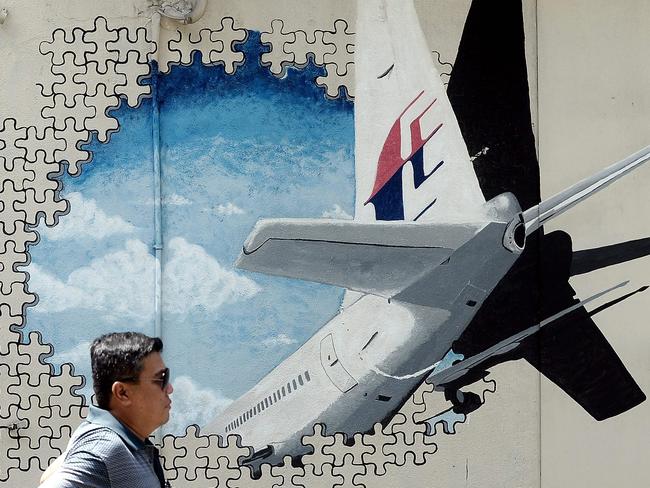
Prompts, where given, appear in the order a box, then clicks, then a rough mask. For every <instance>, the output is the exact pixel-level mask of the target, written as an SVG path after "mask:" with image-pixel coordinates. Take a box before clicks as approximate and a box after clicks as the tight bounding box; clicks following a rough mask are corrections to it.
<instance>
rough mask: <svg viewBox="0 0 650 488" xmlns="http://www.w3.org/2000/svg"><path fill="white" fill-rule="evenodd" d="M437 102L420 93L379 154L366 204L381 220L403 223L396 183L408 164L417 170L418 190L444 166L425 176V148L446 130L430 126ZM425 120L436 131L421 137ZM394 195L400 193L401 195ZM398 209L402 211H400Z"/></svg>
mask: <svg viewBox="0 0 650 488" xmlns="http://www.w3.org/2000/svg"><path fill="white" fill-rule="evenodd" d="M436 101H437V98H434V97H432V96H427V95H426V94H425V92H424V91H421V92H420V93H419V94H418V95H417V96H416V97H415V98H414V99H413V101H411V102H410V103H409V104H408V105H407V106H406V108H405V109H404V110H403V111H402V113H401V114H400V115H399V116H398V117H397V120H395V122H394V123H393V125H392V127H391V128H390V131H389V132H388V136H387V137H386V140H385V141H384V145H383V147H382V150H381V153H380V154H379V160H378V162H377V174H376V176H375V183H374V187H373V189H372V193H371V195H370V197H369V198H368V200H366V202H365V205H367V204H368V203H370V202H372V203H373V204H374V206H375V212H376V218H377V219H378V220H401V219H404V209H403V202H402V185H401V178H400V182H395V181H394V180H396V179H397V178H396V175H397V176H401V169H402V168H403V166H404V165H405V164H406V163H407V162H408V161H411V163H412V164H413V167H414V179H415V181H414V187H415V188H417V187H418V186H420V185H421V184H422V183H423V182H424V180H426V178H428V177H429V176H431V175H432V174H433V173H434V172H435V171H436V170H437V169H438V168H439V167H440V166H441V165H442V161H441V162H440V164H438V165H437V166H436V168H434V170H433V171H431V173H429V174H427V175H424V169H423V158H422V151H423V148H424V145H425V144H426V143H427V142H428V141H429V139H431V138H432V137H433V136H434V135H435V134H436V133H437V132H438V131H439V130H440V129H441V128H442V126H443V123H442V122H440V123H437V124H436V123H434V124H430V123H429V121H430V120H431V119H432V118H433V114H432V112H433V110H432V107H433V106H434V104H435V103H436ZM423 118H425V119H427V124H426V126H428V127H433V128H432V129H431V130H430V131H428V133H426V134H423V133H422V130H423V124H422V119H423ZM393 183H399V184H393ZM395 192H399V195H396V194H395ZM399 206H402V208H401V209H399V208H397V207H399Z"/></svg>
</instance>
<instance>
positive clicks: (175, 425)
mask: <svg viewBox="0 0 650 488" xmlns="http://www.w3.org/2000/svg"><path fill="white" fill-rule="evenodd" d="M172 386H173V387H174V392H173V393H172V394H171V399H172V410H171V415H170V417H169V422H167V424H165V425H164V426H163V431H164V432H165V433H174V434H183V433H184V432H185V428H186V427H187V426H188V425H191V424H197V425H199V426H201V425H205V424H207V423H209V422H210V421H211V420H212V419H214V417H215V416H216V415H217V414H218V413H219V412H221V411H222V410H223V409H224V408H226V407H227V406H228V405H229V404H230V403H231V402H232V400H231V399H230V398H226V397H225V396H223V395H222V394H221V393H220V392H217V391H214V390H210V389H204V388H201V387H200V386H199V385H197V384H196V383H195V382H194V381H192V379H191V378H190V377H189V376H179V377H178V378H174V377H172Z"/></svg>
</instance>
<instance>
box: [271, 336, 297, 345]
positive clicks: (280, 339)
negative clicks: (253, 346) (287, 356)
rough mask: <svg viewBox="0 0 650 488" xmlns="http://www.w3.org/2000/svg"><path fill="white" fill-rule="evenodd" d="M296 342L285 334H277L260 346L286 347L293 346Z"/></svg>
mask: <svg viewBox="0 0 650 488" xmlns="http://www.w3.org/2000/svg"><path fill="white" fill-rule="evenodd" d="M296 342H298V341H296V340H295V339H294V338H293V337H289V336H288V335H287V334H278V335H276V336H273V337H268V338H266V339H264V340H263V341H262V344H263V345H265V346H288V345H291V344H295V343H296Z"/></svg>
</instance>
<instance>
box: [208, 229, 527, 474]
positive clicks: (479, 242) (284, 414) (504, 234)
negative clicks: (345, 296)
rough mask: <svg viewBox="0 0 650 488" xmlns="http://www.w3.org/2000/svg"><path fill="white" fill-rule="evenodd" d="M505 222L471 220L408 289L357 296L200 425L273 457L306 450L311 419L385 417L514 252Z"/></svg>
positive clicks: (335, 423) (445, 347) (332, 427)
mask: <svg viewBox="0 0 650 488" xmlns="http://www.w3.org/2000/svg"><path fill="white" fill-rule="evenodd" d="M513 222H514V220H513V221H511V222H510V223H507V222H488V223H486V224H485V225H483V226H482V227H479V228H478V229H479V230H477V232H476V234H475V235H474V236H473V237H472V238H471V239H468V240H467V241H466V242H465V243H464V244H463V245H461V246H459V247H458V248H457V249H456V250H455V251H454V252H453V253H452V254H451V256H450V257H449V258H448V259H446V260H445V261H444V262H442V263H430V266H431V269H432V271H431V272H430V273H426V274H425V275H424V276H423V277H422V278H421V279H420V280H419V281H418V283H417V284H416V285H417V286H415V285H414V286H412V287H410V288H407V289H405V290H404V291H403V292H401V293H398V294H396V295H395V296H394V297H392V298H389V299H387V298H383V297H379V296H375V295H363V296H361V298H359V299H358V300H357V301H355V302H353V303H352V304H350V305H349V306H347V307H345V308H344V309H342V310H341V311H340V312H339V313H338V314H337V315H336V316H334V317H333V318H332V319H331V320H330V321H329V322H328V323H327V324H326V325H324V326H323V327H322V328H321V329H320V330H318V331H317V332H316V333H315V334H314V335H313V336H312V337H311V338H310V339H309V340H308V341H307V342H306V343H305V344H303V345H302V346H301V347H300V348H299V349H298V350H297V351H296V352H295V353H294V354H292V355H291V356H290V357H289V358H287V359H286V360H285V361H283V362H282V363H281V364H280V365H278V366H277V367H276V368H275V369H274V370H273V371H271V372H270V373H269V374H268V375H267V376H266V377H265V378H263V379H262V380H261V381H260V382H259V383H258V384H257V385H256V386H255V387H254V388H253V389H252V390H250V391H249V392H247V393H246V394H244V395H243V396H242V397H241V398H239V399H238V400H237V401H235V402H234V403H233V404H231V405H230V406H229V407H228V408H227V409H226V410H225V411H224V412H222V414H220V415H219V417H217V418H216V419H215V420H214V421H213V422H212V423H211V424H210V425H209V426H208V427H207V430H210V431H213V432H217V433H219V434H221V435H232V434H238V435H241V437H242V443H243V444H244V445H250V446H253V448H254V449H255V451H256V452H260V451H264V452H265V456H264V457H263V459H262V458H260V459H259V460H258V461H259V462H268V463H271V464H273V463H278V462H281V461H282V458H283V457H284V456H286V455H291V456H294V457H295V456H300V455H302V454H305V453H307V452H308V450H309V447H308V446H304V445H303V444H302V442H301V439H302V437H303V436H304V435H309V434H311V433H313V425H314V424H315V423H322V424H324V426H325V433H327V434H332V433H334V432H342V433H345V434H347V435H349V436H352V435H354V434H355V433H359V432H368V431H371V430H372V429H373V427H374V424H375V423H377V422H386V421H388V420H390V418H392V416H393V414H394V413H395V412H396V411H397V410H399V408H400V407H401V406H402V405H403V404H404V403H405V402H406V400H407V399H408V398H409V396H410V395H411V394H412V392H413V391H414V390H415V389H416V388H417V387H418V386H419V385H420V384H421V383H422V382H423V381H424V380H425V379H426V377H427V374H428V373H429V372H430V371H431V370H432V369H433V367H434V365H435V364H436V363H437V362H438V361H440V360H441V359H442V358H443V357H444V356H445V354H446V353H447V352H448V351H449V349H450V348H451V345H452V343H453V341H454V340H456V339H457V338H458V337H459V336H460V335H461V334H462V332H463V331H464V330H465V328H466V327H467V326H468V324H469V323H470V322H471V321H472V319H473V317H474V315H475V314H476V312H477V311H478V310H479V308H480V307H481V305H482V303H483V301H484V300H485V298H486V297H487V296H489V294H490V292H491V291H492V290H493V289H494V287H495V286H496V285H497V283H498V282H499V281H500V280H501V278H502V277H503V276H504V275H505V273H506V272H507V271H508V270H509V269H510V267H511V266H512V264H513V263H514V262H515V261H516V259H517V258H518V256H519V254H520V252H521V248H519V247H517V246H513V245H512V235H511V234H512V232H513V225H512V224H513ZM515 223H516V222H515ZM508 239H510V241H508ZM422 265H423V267H427V263H422ZM268 446H271V447H272V449H269V448H268ZM252 464H253V463H252Z"/></svg>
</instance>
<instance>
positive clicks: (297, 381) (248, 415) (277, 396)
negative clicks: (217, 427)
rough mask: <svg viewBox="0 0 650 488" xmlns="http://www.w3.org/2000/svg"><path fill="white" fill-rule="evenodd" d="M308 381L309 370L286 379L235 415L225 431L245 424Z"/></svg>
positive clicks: (309, 379) (309, 378)
mask: <svg viewBox="0 0 650 488" xmlns="http://www.w3.org/2000/svg"><path fill="white" fill-rule="evenodd" d="M303 378H304V379H303ZM309 381H311V377H310V376H309V371H305V372H304V373H302V374H299V375H298V377H297V378H294V379H292V380H291V381H288V382H287V384H286V385H285V386H282V387H280V388H278V389H277V390H276V391H274V392H273V393H272V394H270V395H269V396H267V397H266V398H265V399H264V400H262V401H260V402H259V403H258V404H257V405H255V406H254V407H251V408H249V409H248V410H247V411H246V412H244V413H242V414H241V415H240V416H239V417H237V418H236V419H235V420H233V421H232V422H230V423H229V424H228V425H227V426H226V432H230V431H231V430H233V429H235V428H237V427H239V426H241V425H243V424H245V423H246V422H247V421H248V420H249V419H252V418H253V417H255V415H257V414H259V413H260V412H262V411H264V410H266V409H267V408H269V407H270V406H271V405H273V404H274V403H276V402H279V401H280V400H281V399H282V398H284V397H285V396H287V395H288V394H289V393H291V392H292V391H296V390H297V389H298V388H299V387H301V386H303V385H304V384H305V383H307V382H309Z"/></svg>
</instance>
